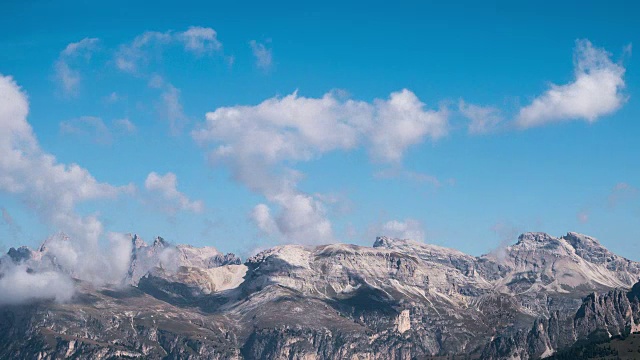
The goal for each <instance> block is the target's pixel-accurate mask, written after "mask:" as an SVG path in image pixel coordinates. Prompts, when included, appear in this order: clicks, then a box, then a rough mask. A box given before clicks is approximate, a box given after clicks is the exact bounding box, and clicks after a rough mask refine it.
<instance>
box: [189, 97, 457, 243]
mask: <svg viewBox="0 0 640 360" xmlns="http://www.w3.org/2000/svg"><path fill="white" fill-rule="evenodd" d="M446 132H447V113H446V111H445V110H443V111H433V110H426V109H424V104H423V103H422V102H420V101H419V100H418V98H417V97H416V96H415V95H414V94H413V93H412V92H410V91H409V90H402V91H400V92H395V93H392V94H391V95H390V97H389V99H388V100H375V101H374V102H372V103H368V102H364V101H355V100H341V99H339V98H338V97H337V96H336V94H335V93H327V94H325V95H324V96H323V97H321V98H305V97H300V96H298V94H297V93H295V92H294V93H293V94H291V95H288V96H285V97H283V98H272V99H268V100H265V101H264V102H262V103H260V104H258V105H256V106H235V107H223V108H218V109H216V110H215V111H213V112H210V113H207V115H206V123H205V124H203V126H202V127H201V128H200V129H198V130H196V131H194V132H193V133H192V136H193V138H194V139H195V140H196V141H197V142H199V143H200V144H201V145H203V146H212V150H211V151H210V153H209V159H210V161H211V162H212V163H213V164H219V163H222V164H225V165H227V166H228V167H229V168H230V169H231V170H232V173H233V176H234V178H235V179H236V180H238V181H240V182H241V183H243V184H244V185H246V186H247V187H249V188H250V189H251V190H253V191H256V192H258V193H260V194H262V195H264V196H265V198H266V199H267V200H268V201H269V202H270V203H271V205H273V206H275V207H276V215H274V216H272V213H271V209H270V208H269V207H268V206H267V205H265V204H261V205H259V206H258V207H256V208H254V211H253V213H252V217H253V219H254V221H255V222H256V224H257V225H258V227H259V228H260V229H262V230H263V231H265V232H266V233H269V234H270V235H272V236H275V237H278V238H279V239H281V240H285V241H292V242H306V243H309V242H313V243H318V242H327V241H330V240H331V239H332V238H333V233H332V228H331V223H330V221H329V220H328V219H327V213H326V203H325V201H324V198H323V196H322V195H320V194H314V195H311V194H306V193H304V192H302V191H300V190H298V188H297V183H298V180H299V179H300V177H301V176H302V174H300V173H299V172H296V171H294V170H291V169H290V165H291V164H292V163H295V162H299V161H308V160H311V159H313V158H316V157H318V156H320V155H322V154H324V153H326V152H330V151H336V150H351V149H355V148H357V147H359V146H363V147H366V148H368V150H369V153H370V154H371V157H372V159H375V160H377V161H384V162H391V163H397V162H399V161H400V160H401V158H402V155H403V154H404V152H405V151H406V149H407V148H409V147H410V146H411V145H415V144H418V143H420V142H421V141H424V139H425V138H431V139H438V138H440V137H441V136H444V135H445V134H446Z"/></svg>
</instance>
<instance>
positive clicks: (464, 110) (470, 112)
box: [458, 100, 503, 134]
mask: <svg viewBox="0 0 640 360" xmlns="http://www.w3.org/2000/svg"><path fill="white" fill-rule="evenodd" d="M458 109H459V111H460V113H461V114H462V115H463V116H464V117H466V118H467V119H469V120H471V122H470V123H469V127H468V132H469V134H486V133H488V132H491V131H493V130H495V129H496V127H497V126H498V125H499V124H500V123H501V122H502V120H503V118H502V114H501V113H500V110H499V109H497V108H494V107H490V106H486V107H484V106H478V105H473V104H467V103H465V102H464V101H462V100H460V103H459V105H458Z"/></svg>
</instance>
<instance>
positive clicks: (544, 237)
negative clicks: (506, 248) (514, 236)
mask: <svg viewBox="0 0 640 360" xmlns="http://www.w3.org/2000/svg"><path fill="white" fill-rule="evenodd" d="M553 240H556V238H554V237H553V236H551V235H549V234H547V233H545V232H526V233H523V234H521V235H520V236H518V242H517V243H516V245H518V244H521V243H547V242H550V241H553Z"/></svg>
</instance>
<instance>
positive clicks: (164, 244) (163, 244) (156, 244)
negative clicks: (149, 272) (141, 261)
mask: <svg viewBox="0 0 640 360" xmlns="http://www.w3.org/2000/svg"><path fill="white" fill-rule="evenodd" d="M167 246H169V243H168V242H167V241H166V240H165V239H163V238H162V237H161V236H158V237H156V239H155V240H153V247H163V248H164V247H167Z"/></svg>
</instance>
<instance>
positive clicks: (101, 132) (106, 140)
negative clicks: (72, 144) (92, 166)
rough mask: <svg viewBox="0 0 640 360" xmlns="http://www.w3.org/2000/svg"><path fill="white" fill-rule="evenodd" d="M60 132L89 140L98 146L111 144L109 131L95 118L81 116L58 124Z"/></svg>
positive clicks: (99, 119) (111, 137) (111, 139)
mask: <svg viewBox="0 0 640 360" xmlns="http://www.w3.org/2000/svg"><path fill="white" fill-rule="evenodd" d="M60 132H61V133H62V134H71V135H76V136H79V137H85V138H89V139H91V140H92V141H94V142H96V143H99V144H110V143H111V142H113V135H112V133H111V130H110V129H109V128H108V127H107V126H106V125H105V124H104V121H102V119H101V118H99V117H95V116H83V117H79V118H77V119H71V120H65V121H62V122H60Z"/></svg>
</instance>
